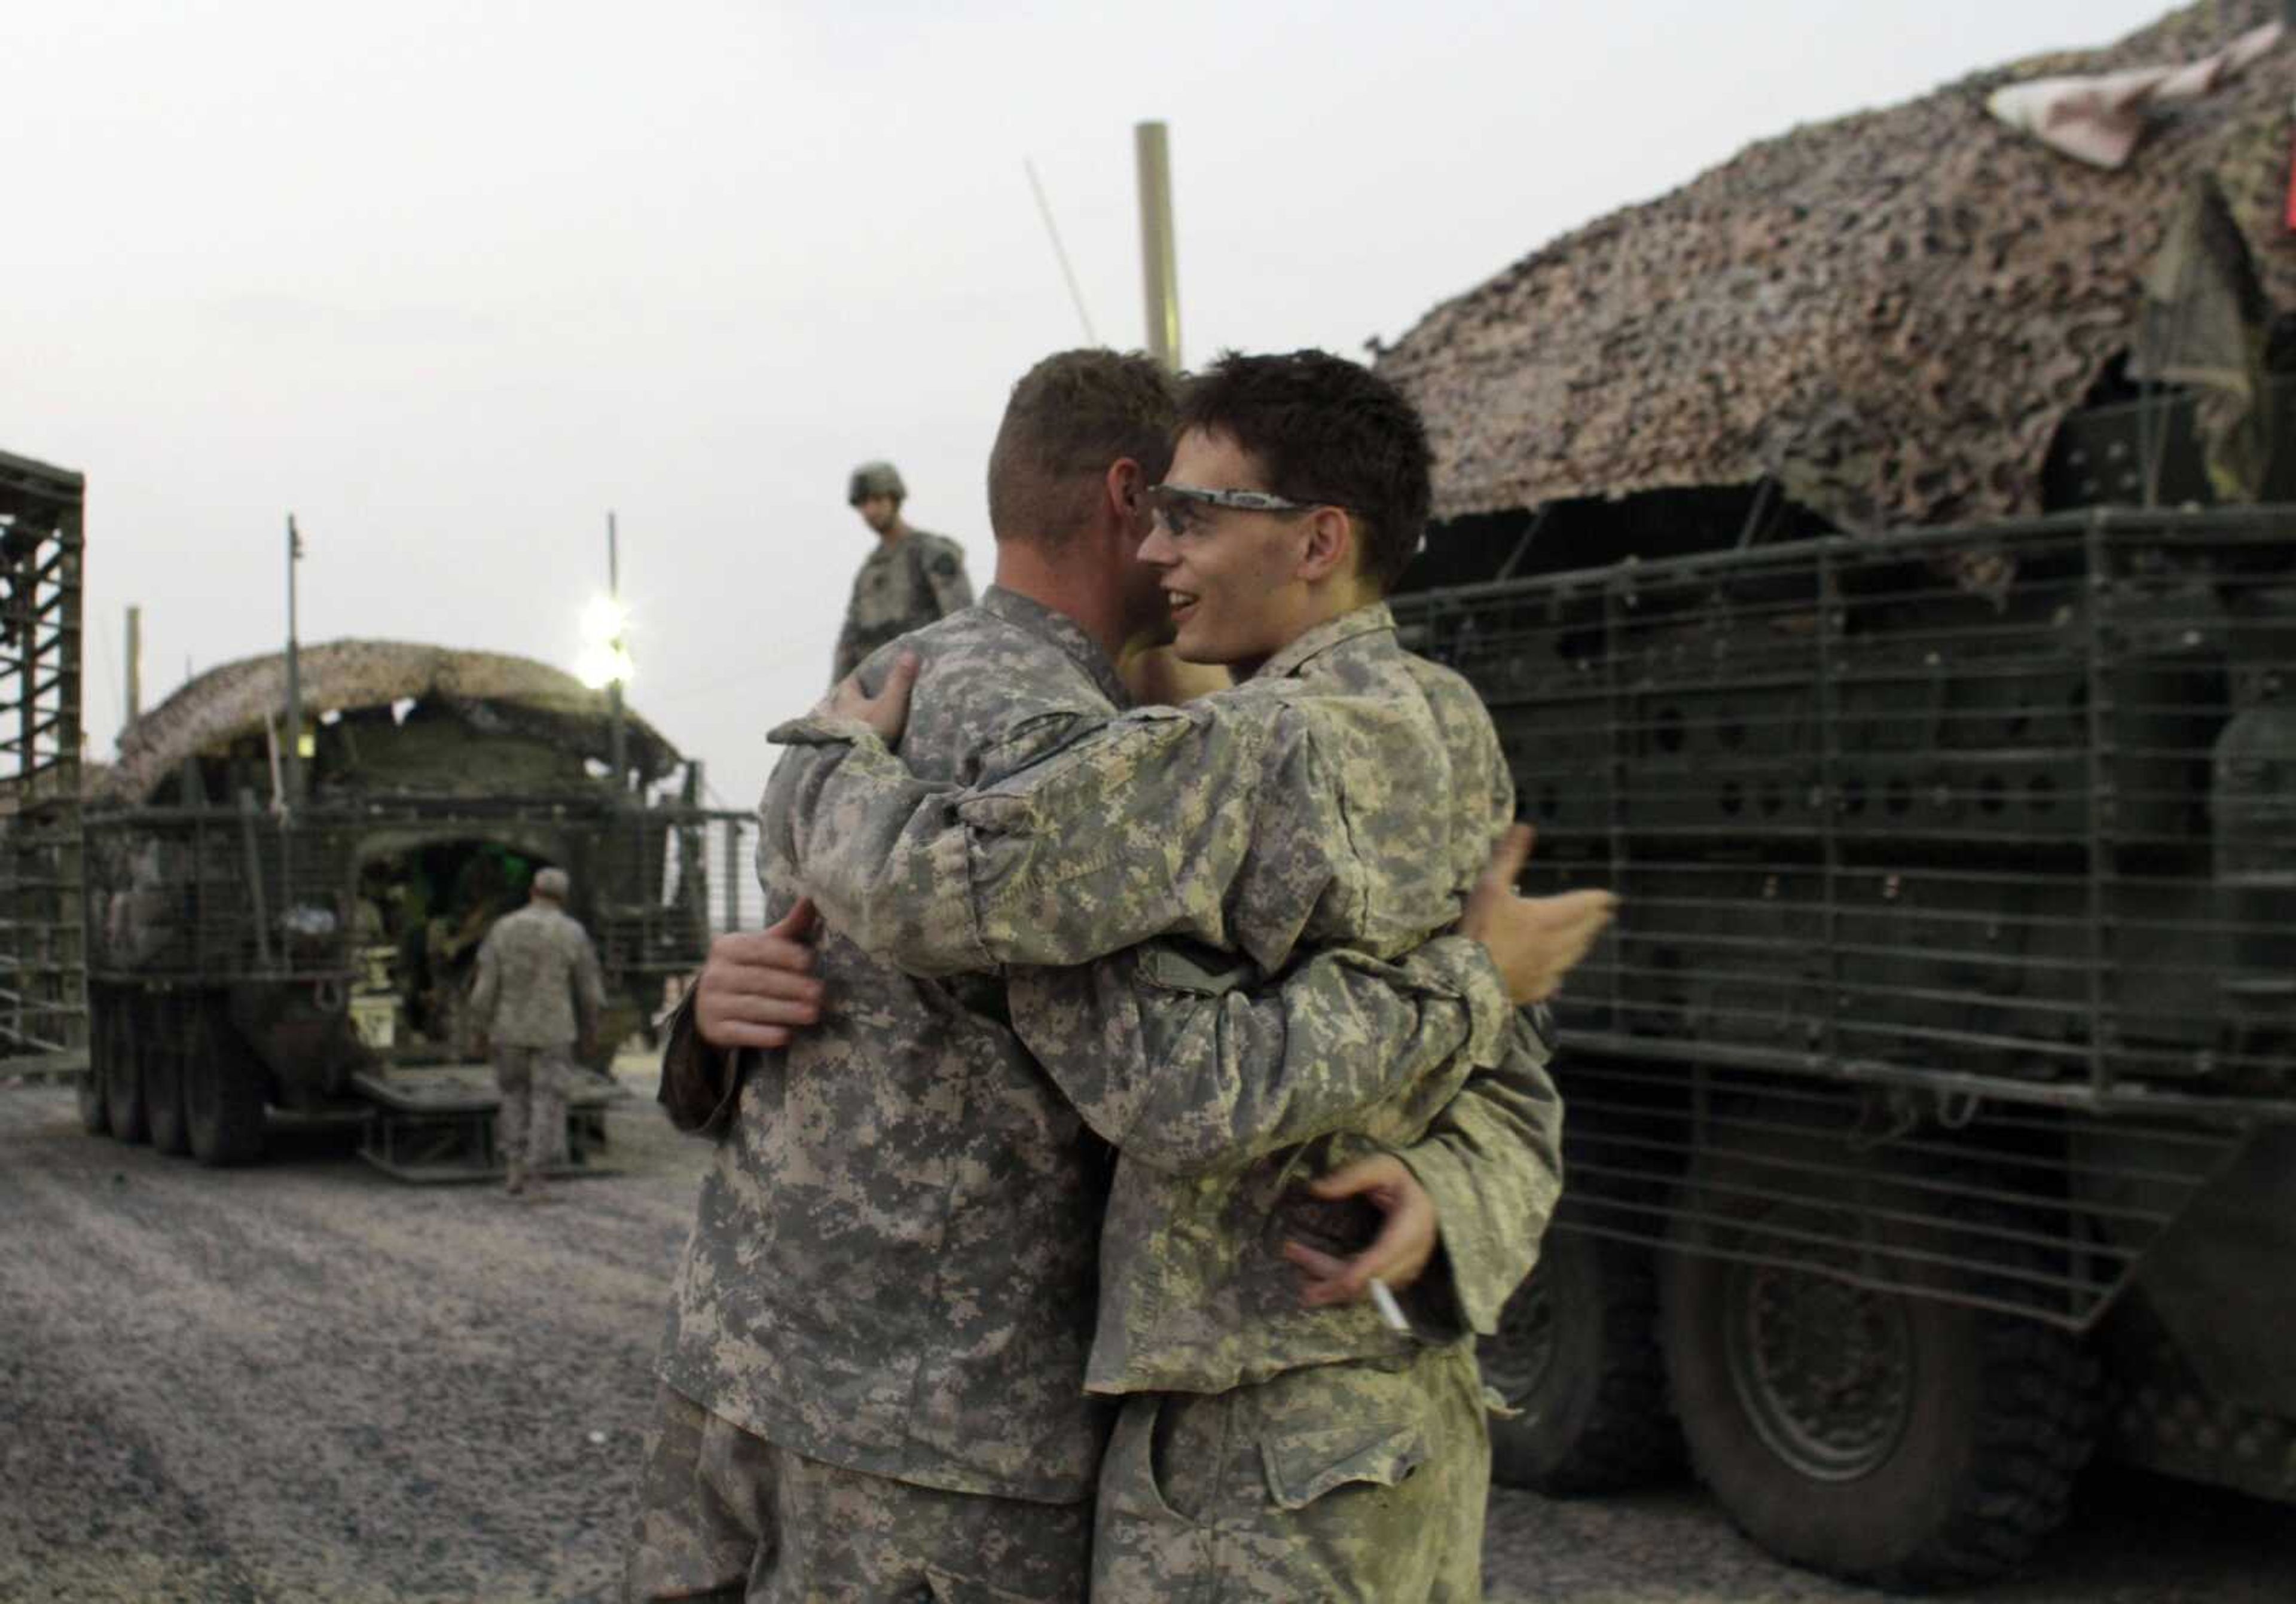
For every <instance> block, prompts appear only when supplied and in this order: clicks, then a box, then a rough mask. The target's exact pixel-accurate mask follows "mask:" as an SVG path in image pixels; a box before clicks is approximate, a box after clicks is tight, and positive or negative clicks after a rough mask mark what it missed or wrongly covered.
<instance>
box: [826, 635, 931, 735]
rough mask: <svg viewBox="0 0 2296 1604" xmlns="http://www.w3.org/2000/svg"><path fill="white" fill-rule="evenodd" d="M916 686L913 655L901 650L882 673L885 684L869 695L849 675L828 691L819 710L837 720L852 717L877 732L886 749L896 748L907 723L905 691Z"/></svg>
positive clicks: (907, 704)
mask: <svg viewBox="0 0 2296 1604" xmlns="http://www.w3.org/2000/svg"><path fill="white" fill-rule="evenodd" d="M916 683H917V654H916V653H915V652H914V651H904V652H902V653H901V654H900V655H899V656H898V657H896V658H895V659H893V666H892V667H890V668H889V669H887V670H886V671H885V683H884V684H883V685H882V686H881V687H879V689H878V692H877V694H876V695H874V696H871V695H870V694H869V693H868V692H865V691H864V690H862V688H861V676H860V675H857V674H849V675H846V676H845V677H844V678H843V679H841V680H840V681H838V682H837V684H836V685H835V687H834V688H833V689H832V690H831V692H829V695H828V697H827V698H826V699H825V700H824V701H823V702H822V704H821V711H823V712H824V713H829V714H832V715H834V716H837V717H839V718H855V719H858V720H860V721H861V722H862V723H863V724H867V725H868V726H869V727H870V728H871V729H872V730H874V731H875V732H877V739H878V740H880V741H883V742H884V743H885V744H886V745H887V746H893V745H897V744H898V742H899V741H900V739H901V732H902V731H903V730H905V729H906V728H908V724H909V692H911V691H912V690H913V689H914V688H915V686H916Z"/></svg>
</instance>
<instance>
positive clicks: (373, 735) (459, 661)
mask: <svg viewBox="0 0 2296 1604" xmlns="http://www.w3.org/2000/svg"><path fill="white" fill-rule="evenodd" d="M297 666H298V668H299V692H298V698H297V700H299V702H300V705H301V706H303V707H305V708H308V709H310V710H311V716H309V717H308V718H307V719H306V720H304V721H302V728H301V729H300V731H299V732H298V737H299V750H298V753H297V756H298V757H299V760H300V761H299V765H298V766H299V770H300V782H299V783H296V782H291V781H290V780H288V779H287V778H286V774H287V771H286V770H285V769H284V767H283V761H282V759H283V751H284V747H283V743H284V742H285V741H287V740H289V739H291V737H290V735H289V734H288V733H286V732H285V724H286V716H285V714H284V711H283V709H284V708H285V707H286V706H287V705H288V704H287V700H286V698H285V695H284V690H285V665H284V662H283V658H282V657H280V656H277V655H274V656H269V657H264V658H258V659H249V660H246V661H243V662H239V663H234V664H229V665H226V666H225V667H220V668H217V669H215V670H212V671H210V672H209V673H207V674H204V675H201V676H200V677H198V678H197V679H194V680H193V681H192V682H190V683H188V684H186V685H185V686H184V688H183V689H182V690H180V691H179V692H176V695H175V696H173V697H171V698H170V699H169V700H168V701H166V702H165V703H163V704H161V705H160V707H159V708H155V709H153V710H152V712H151V713H149V714H147V715H145V716H143V718H141V719H138V720H137V721H136V722H135V724H132V725H131V726H130V727H129V728H128V730H127V732H125V734H124V735H123V736H122V738H121V741H120V749H119V760H118V761H117V762H116V763H115V764H114V765H111V767H110V769H109V770H108V771H106V772H105V773H103V774H102V776H101V777H100V778H99V779H98V780H97V781H96V782H95V783H94V785H93V787H92V788H91V796H90V798H89V800H88V803H87V809H86V820H85V824H84V831H83V833H84V838H85V842H86V851H85V860H86V884H87V951H88V966H87V999H88V1023H89V1058H90V1062H91V1068H92V1073H91V1074H90V1075H88V1076H86V1078H85V1080H84V1081H83V1082H82V1084H81V1093H80V1109H81V1113H82V1116H83V1118H84V1122H85V1124H86V1127H87V1128H88V1129H89V1130H90V1131H91V1132H108V1133H110V1134H111V1135H112V1136H114V1137H116V1138H118V1139H119V1140H121V1141H123V1142H142V1141H147V1140H148V1141H149V1142H152V1145H154V1146H155V1147H158V1148H160V1150H163V1151H167V1152H171V1153H188V1154H190V1155H192V1156H193V1157H194V1158H197V1159H199V1160H200V1161H201V1162H202V1163H207V1164H237V1163H243V1162H246V1161H248V1160H250V1159H252V1158H255V1157H256V1156H257V1155H258V1152H259V1151H260V1150H261V1147H262V1143H263V1138H264V1131H265V1126H266V1109H281V1110H284V1111H286V1112H288V1113H290V1114H293V1115H297V1116H301V1117H307V1118H311V1117H317V1118H347V1119H349V1120H351V1121H353V1122H355V1123H357V1125H359V1126H360V1127H361V1129H362V1132H363V1144H362V1148H361V1150H362V1151H363V1152H364V1153H365V1155H366V1157H367V1158H370V1159H371V1160H372V1161H373V1162H374V1163H376V1164H377V1165H379V1166H382V1167H383V1168H385V1169H388V1170H389V1171H390V1172H391V1173H393V1174H398V1175H401V1176H403V1177H406V1178H407V1179H412V1180H449V1179H458V1178H463V1177H467V1176H471V1175H475V1174H489V1173H492V1171H493V1170H494V1168H495V1158H494V1151H493V1147H492V1140H491V1115H492V1112H493V1109H494V1107H495V1102H496V1099H495V1095H494V1092H493V1088H492V1084H491V1080H490V1077H489V1076H488V1072H487V1070H486V1068H485V1067H484V1066H483V1065H482V1064H478V1063H472V1062H470V1061H468V1054H469V1052H470V1050H471V1045H472V1036H473V1032H472V1030H471V1027H470V1025H469V1023H468V1021H467V1020H466V1019H464V1017H463V1014H464V1009H465V1000H466V996H467V993H468V990H469V986H470V980H471V971H472V967H473V965H474V963H475V961H476V957H477V953H478V947H479V943H480V939H481V938H482V937H484V935H485V934H486V931H487V929H488V927H489V926H490V925H491V923H492V922H493V921H494V920H495V919H496V918H497V917H499V916H500V915H502V914H503V913H505V912H510V911H511V910H512V908H514V907H515V906H517V905H519V904H522V903H523V902H524V901H525V900H526V895H527V890H528V887H529V882H530V880H531V879H532V876H533V873H534V872H535V871H536V870H537V869H539V868H541V867H544V866H545V865H551V864H555V865H558V866H561V867H562V868H564V869H566V870H567V871H568V872H569V873H570V876H571V877H572V880H573V886H574V896H573V900H572V903H571V904H570V912H573V913H574V914H575V915H576V916H577V917H578V918H579V919H581V920H582V921H583V923H584V924H585V925H586V927H587V928H588V929H589V930H590V933H591V936H592V939H593V940H594V942H595V944H596V945H597V947H598V950H599V955H600V959H601V962H602V963H603V968H604V970H605V974H606V978H607V983H608V989H609V994H610V999H611V1000H610V1005H609V1007H608V1009H607V1011H606V1016H605V1019H604V1020H603V1026H602V1028H601V1029H600V1030H599V1031H598V1032H597V1034H596V1035H595V1037H594V1040H593V1041H592V1042H591V1043H590V1044H589V1047H590V1054H589V1059H588V1066H589V1068H592V1069H593V1070H594V1071H596V1072H597V1073H596V1074H595V1075H594V1076H590V1077H585V1080H584V1082H583V1084H581V1085H579V1086H578V1088H577V1091H576V1093H575V1095H574V1096H573V1098H572V1099H571V1100H570V1101H571V1104H572V1108H571V1109H570V1136H571V1142H570V1152H571V1157H572V1160H573V1162H574V1163H575V1164H577V1165H581V1164H585V1163H588V1162H590V1161H592V1160H593V1158H594V1150H595V1147H596V1144H597V1143H598V1142H600V1141H601V1140H602V1139H603V1120H602V1119H600V1118H599V1117H598V1116H597V1113H596V1110H597V1109H598V1107H599V1106H600V1105H601V1104H602V1103H603V1101H606V1100H608V1099H609V1098H610V1097H611V1096H613V1095H615V1094H616V1093H615V1088H614V1086H613V1083H612V1082H611V1078H610V1077H609V1076H607V1075H606V1073H605V1071H606V1069H607V1067H608V1063H609V1060H610V1059H611V1054H612V1052H613V1050H614V1047H615V1045H616V1044H617V1043H619V1042H621V1041H623V1040H625V1039H626V1038H627V1037H628V1036H629V1035H631V1034H632V1033H633V1032H634V1031H638V1032H645V1031H650V1029H651V1025H650V1021H651V1019H652V1016H653V1015H654V1014H655V1013H656V1012H657V1011H659V1010H660V1007H661V1005H662V1002H663V1001H664V995H665V986H666V985H670V984H674V982H675V980H676V978H678V977H681V976H683V975H685V974H688V973H690V972H691V971H692V970H694V969H695V968H696V967H698V966H699V964H700V962H701V957H702V955H703V953H704V951H705V949H706V946H707V944H708V940H709V932H710V929H711V926H712V922H713V921H717V922H718V923H720V924H723V923H730V922H733V921H736V920H738V919H740V918H741V917H742V898H743V895H744V894H743V891H742V887H743V883H744V882H745V881H746V880H748V879H749V876H748V875H747V874H746V872H744V871H743V869H742V863H745V861H746V859H745V856H744V855H743V852H742V847H741V844H740V843H741V840H742V832H743V831H744V830H745V829H746V828H748V822H747V819H746V817H745V815H741V814H730V813H713V812H711V811H710V810H709V809H707V808H704V807H702V806H699V805H698V803H697V800H696V798H697V793H698V788H699V783H700V773H699V770H698V767H696V766H695V765H681V762H680V759H679V757H678V756H677V754H676V751H675V750H674V749H672V748H671V747H670V746H669V744H668V742H667V741H665V740H663V739H662V737H661V736H660V734H659V733H657V732H655V731H653V730H652V728H651V727H650V726H648V725H647V724H645V723H644V721H643V720H641V719H638V718H636V717H635V716H627V717H626V716H623V715H622V714H620V712H619V709H618V708H615V707H613V706H612V705H611V703H610V701H609V700H608V699H607V698H606V697H604V696H603V695H601V694H600V693H597V692H591V691H588V690H586V689H585V688H583V687H582V686H581V685H580V684H579V683H577V682H576V681H575V680H573V679H572V678H571V677H570V676H569V675H564V674H562V673H560V672H559V671H557V670H555V669H553V668H550V667H545V665H543V664H540V663H536V662H532V661H529V660H527V659H520V658H513V657H506V656H503V655H500V654H496V653H488V652H474V651H447V650H445V649H442V648H438V647H430V646H420V645H412V644H407V643H403V642H376V641H342V642H332V643H330V644H326V645H321V646H316V647H311V648H306V649H303V650H301V651H299V655H298V665H297ZM615 761H619V764H620V768H619V773H618V772H617V770H616V768H615V766H614V762H615ZM721 871H722V872H721ZM713 872H717V873H718V878H717V886H718V890H717V893H716V894H715V895H714V896H713V892H712V888H711V880H712V876H713ZM749 900H750V901H751V902H754V900H755V897H754V892H751V893H750V894H749Z"/></svg>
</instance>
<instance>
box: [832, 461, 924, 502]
mask: <svg viewBox="0 0 2296 1604" xmlns="http://www.w3.org/2000/svg"><path fill="white" fill-rule="evenodd" d="M872 495H890V496H891V497H892V498H893V499H894V500H895V501H906V500H907V499H908V495H909V487H907V486H906V485H904V484H903V483H901V471H900V470H899V469H898V468H896V467H894V466H893V465H892V463H890V462H864V463H862V464H861V466H859V467H858V468H856V469H855V470H854V471H853V477H852V478H851V479H849V480H847V481H846V485H845V503H846V505H848V506H850V507H857V506H859V505H860V504H861V503H862V502H863V501H864V500H865V499H866V498H867V497H869V496H872Z"/></svg>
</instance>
